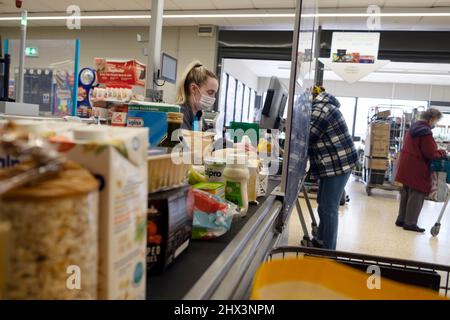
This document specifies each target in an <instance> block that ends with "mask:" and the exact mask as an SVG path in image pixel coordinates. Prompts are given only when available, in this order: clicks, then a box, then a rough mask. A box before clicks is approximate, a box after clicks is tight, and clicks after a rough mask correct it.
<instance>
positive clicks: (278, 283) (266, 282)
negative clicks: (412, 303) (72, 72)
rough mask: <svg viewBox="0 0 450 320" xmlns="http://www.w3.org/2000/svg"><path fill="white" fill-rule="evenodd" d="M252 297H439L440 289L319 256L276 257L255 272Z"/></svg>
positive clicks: (270, 298) (416, 298)
mask: <svg viewBox="0 0 450 320" xmlns="http://www.w3.org/2000/svg"><path fill="white" fill-rule="evenodd" d="M251 298H252V299H253V300H349V299H350V300H352V299H356V300H440V299H445V298H443V297H441V296H439V294H438V293H437V292H434V291H431V290H427V289H420V288H417V287H414V286H408V285H404V284H399V283H397V282H395V281H392V280H388V279H385V278H382V277H381V278H379V282H377V280H376V279H374V276H373V274H369V273H364V272H361V271H359V270H355V269H353V268H351V267H348V266H345V265H343V264H340V263H337V262H334V261H332V260H328V259H325V258H317V257H299V258H285V259H274V260H272V261H270V262H267V263H265V264H263V265H262V266H261V267H260V269H259V270H258V272H257V274H256V278H255V281H254V285H253V289H252V295H251Z"/></svg>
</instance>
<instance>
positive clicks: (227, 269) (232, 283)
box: [147, 179, 282, 300]
mask: <svg viewBox="0 0 450 320" xmlns="http://www.w3.org/2000/svg"><path fill="white" fill-rule="evenodd" d="M279 184H280V181H279V180H278V179H271V180H270V181H269V188H268V189H269V190H268V194H269V196H267V197H265V198H259V199H258V201H259V205H250V206H249V210H248V212H247V215H246V217H244V218H241V219H237V220H235V221H233V224H232V226H231V229H230V231H229V232H228V233H226V234H225V235H223V236H222V237H220V238H218V239H214V240H209V241H200V240H196V241H191V243H190V246H189V248H188V249H187V250H186V251H185V252H184V253H183V254H181V255H180V256H179V257H178V258H177V260H176V261H175V262H174V263H173V264H172V265H171V266H169V267H168V268H167V269H166V270H165V271H164V272H163V273H161V274H159V275H151V276H148V277H147V299H148V300H180V299H194V300H196V299H233V298H236V299H238V298H245V296H247V295H248V289H249V288H250V283H251V281H252V279H253V274H254V272H253V273H251V272H250V271H249V272H245V270H243V269H244V267H246V266H247V268H245V269H246V270H247V269H248V270H250V269H249V268H253V269H255V268H257V267H258V266H259V265H260V263H261V262H262V261H263V259H264V258H265V256H266V254H267V253H268V251H270V249H271V248H273V246H274V242H275V241H276V240H275V237H276V235H277V232H276V231H275V227H274V225H275V221H276V218H277V217H278V215H279V213H280V211H281V206H282V204H281V202H280V201H278V200H276V198H275V196H272V195H270V193H271V192H272V191H273V190H274V189H275V188H276V187H277V186H278V185H279ZM270 231H272V232H270Z"/></svg>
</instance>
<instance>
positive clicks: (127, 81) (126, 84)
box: [94, 58, 146, 101]
mask: <svg viewBox="0 0 450 320" xmlns="http://www.w3.org/2000/svg"><path fill="white" fill-rule="evenodd" d="M94 63H95V68H96V70H97V77H98V83H99V85H100V87H101V88H105V89H106V99H115V100H124V101H129V100H131V99H134V100H144V97H145V79H146V65H145V64H143V63H140V62H139V61H137V60H134V59H131V60H116V59H105V58H95V60H94ZM121 88H122V89H127V90H125V93H123V90H122V93H121V91H120V89H121ZM102 94H103V92H102ZM129 95H131V97H129Z"/></svg>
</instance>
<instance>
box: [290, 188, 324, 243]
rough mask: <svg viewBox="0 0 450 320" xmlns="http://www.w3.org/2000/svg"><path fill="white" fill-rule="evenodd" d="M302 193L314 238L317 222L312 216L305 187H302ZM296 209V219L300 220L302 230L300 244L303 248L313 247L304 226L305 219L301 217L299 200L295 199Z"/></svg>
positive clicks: (312, 212) (317, 230)
mask: <svg viewBox="0 0 450 320" xmlns="http://www.w3.org/2000/svg"><path fill="white" fill-rule="evenodd" d="M302 193H303V198H304V199H305V202H306V206H307V207H308V212H309V215H310V217H311V221H312V222H311V234H312V236H313V237H315V236H317V234H318V232H319V227H318V225H317V220H316V217H315V215H314V211H313V208H312V205H311V201H310V200H309V196H308V190H307V189H306V187H305V185H303V186H302ZM296 208H297V213H298V217H299V218H300V224H301V226H302V230H303V239H302V240H301V242H300V244H301V245H302V246H304V247H312V246H313V245H312V239H311V238H310V237H309V233H308V227H307V226H306V221H305V217H304V216H303V211H302V207H301V205H300V199H297V202H296Z"/></svg>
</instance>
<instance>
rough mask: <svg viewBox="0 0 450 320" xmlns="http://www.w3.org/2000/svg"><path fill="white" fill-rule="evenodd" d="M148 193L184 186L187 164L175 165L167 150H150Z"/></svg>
mask: <svg viewBox="0 0 450 320" xmlns="http://www.w3.org/2000/svg"><path fill="white" fill-rule="evenodd" d="M147 161H148V193H154V192H158V191H163V190H168V189H173V188H175V187H180V186H182V185H185V184H186V180H187V179H186V177H187V175H188V171H189V169H190V167H191V166H190V165H189V164H185V163H179V164H178V163H175V162H174V161H173V160H172V154H171V153H168V150H167V148H151V149H150V150H149V152H148V158H147Z"/></svg>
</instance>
